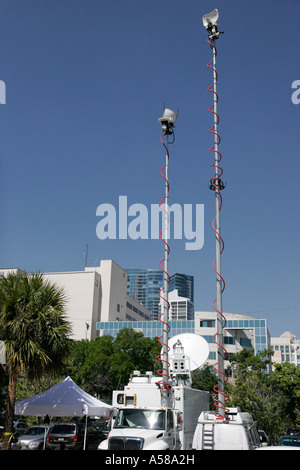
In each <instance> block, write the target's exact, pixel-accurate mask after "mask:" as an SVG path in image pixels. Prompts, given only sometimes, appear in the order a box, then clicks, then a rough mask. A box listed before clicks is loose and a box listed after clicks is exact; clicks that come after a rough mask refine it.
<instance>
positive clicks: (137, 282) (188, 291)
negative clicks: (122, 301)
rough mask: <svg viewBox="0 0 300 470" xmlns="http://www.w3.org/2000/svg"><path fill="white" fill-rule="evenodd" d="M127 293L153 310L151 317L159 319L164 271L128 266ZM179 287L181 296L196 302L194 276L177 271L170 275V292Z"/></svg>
mask: <svg viewBox="0 0 300 470" xmlns="http://www.w3.org/2000/svg"><path fill="white" fill-rule="evenodd" d="M124 271H126V273H127V294H128V295H129V296H130V297H132V298H133V299H135V300H137V301H138V302H140V303H141V304H142V305H144V306H145V307H146V308H147V309H148V310H150V312H151V319H152V320H157V319H158V316H159V315H160V297H159V295H158V293H159V291H160V289H161V288H162V287H163V283H164V280H163V272H162V270H161V269H139V268H126V269H124ZM175 289H177V290H178V294H179V295H180V296H181V297H187V298H188V299H190V300H191V302H194V277H193V276H189V275H186V274H179V273H175V274H173V275H172V276H171V277H170V283H169V292H171V291H173V290H175Z"/></svg>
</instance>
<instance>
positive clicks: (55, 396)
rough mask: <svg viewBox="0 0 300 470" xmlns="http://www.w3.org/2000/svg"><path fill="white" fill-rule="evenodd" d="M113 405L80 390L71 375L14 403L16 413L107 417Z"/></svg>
mask: <svg viewBox="0 0 300 470" xmlns="http://www.w3.org/2000/svg"><path fill="white" fill-rule="evenodd" d="M112 409H113V407H112V406H111V405H108V404H106V403H104V402H102V401H101V400H98V399H97V398H95V397H93V396H92V395H89V394H88V393H86V392H85V391H84V390H82V389H81V388H80V387H78V385H76V383H75V382H73V380H72V379H71V377H66V378H65V379H64V380H63V381H62V382H60V383H58V384H56V385H54V386H53V387H51V388H49V390H46V391H45V392H43V393H40V394H39V395H35V396H34V397H31V398H26V399H25V400H21V401H17V402H16V404H15V414H16V415H24V416H25V415H26V416H46V415H48V416H99V417H104V418H108V416H109V414H110V412H111V410H112Z"/></svg>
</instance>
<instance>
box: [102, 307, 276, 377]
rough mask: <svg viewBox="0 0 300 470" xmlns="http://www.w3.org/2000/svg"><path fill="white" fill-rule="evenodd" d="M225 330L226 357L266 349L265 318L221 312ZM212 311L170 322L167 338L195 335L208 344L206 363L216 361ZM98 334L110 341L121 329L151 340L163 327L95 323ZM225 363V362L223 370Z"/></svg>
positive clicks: (153, 323) (154, 323)
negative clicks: (109, 337) (110, 337)
mask: <svg viewBox="0 0 300 470" xmlns="http://www.w3.org/2000/svg"><path fill="white" fill-rule="evenodd" d="M224 315H225V317H226V327H225V328H224V345H225V348H226V350H227V352H228V358H229V357H230V355H232V354H236V353H238V352H239V351H241V350H242V349H251V350H253V351H254V354H255V355H256V354H258V353H259V352H260V351H263V350H265V349H268V348H269V347H270V334H269V331H268V328H267V321H266V320H265V319H257V318H255V317H250V316H247V315H241V314H233V313H225V314H224ZM216 320H217V314H216V312H200V311H196V312H195V319H194V320H170V321H169V322H168V324H169V326H170V333H169V338H171V337H172V336H175V335H178V334H182V333H195V334H198V335H200V336H203V338H204V339H205V340H206V341H207V343H208V345H209V357H208V360H207V363H208V364H211V365H214V364H215V363H216V362H217V348H218V347H217V345H216V344H215V343H214V341H213V336H214V334H215V333H216V332H217V328H216ZM96 327H97V330H98V332H99V335H100V336H102V335H111V336H113V337H114V338H115V337H116V336H117V334H118V333H119V331H120V330H121V329H123V328H133V329H134V330H135V331H140V332H142V333H143V335H144V336H145V337H148V338H155V337H160V336H162V334H163V324H162V322H160V321H157V320H151V321H149V322H145V321H138V322H136V321H131V322H127V321H122V322H99V323H97V326H96ZM228 365H229V361H228V360H227V361H226V360H225V362H224V366H225V368H227V367H228Z"/></svg>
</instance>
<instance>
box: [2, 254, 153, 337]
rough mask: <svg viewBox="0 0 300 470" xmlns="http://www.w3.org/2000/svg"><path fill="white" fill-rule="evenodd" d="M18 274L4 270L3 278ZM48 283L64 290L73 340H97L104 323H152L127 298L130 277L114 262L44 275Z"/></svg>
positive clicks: (135, 303) (103, 261) (136, 305)
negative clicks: (100, 326) (100, 327)
mask: <svg viewBox="0 0 300 470" xmlns="http://www.w3.org/2000/svg"><path fill="white" fill-rule="evenodd" d="M17 271H18V270H11V269H7V270H3V269H2V270H1V271H0V275H6V274H7V273H8V272H17ZM43 275H44V277H45V279H47V280H49V281H50V282H51V283H54V284H56V285H57V286H58V287H60V288H63V290H64V292H65V295H66V298H67V307H66V316H67V319H68V320H69V322H70V323H71V327H72V336H71V337H72V339H75V340H80V339H94V338H95V337H96V336H97V328H96V324H97V323H98V322H100V321H104V322H110V321H114V322H118V321H138V320H143V321H148V320H150V312H149V310H148V309H147V308H146V307H145V306H144V305H142V304H140V303H139V302H138V301H136V300H135V299H132V298H131V297H130V296H129V295H128V294H127V274H126V272H125V271H124V270H123V269H122V268H120V266H118V265H117V264H116V263H115V262H114V261H112V260H102V261H101V263H100V266H99V267H86V268H85V270H84V271H69V272H53V273H43Z"/></svg>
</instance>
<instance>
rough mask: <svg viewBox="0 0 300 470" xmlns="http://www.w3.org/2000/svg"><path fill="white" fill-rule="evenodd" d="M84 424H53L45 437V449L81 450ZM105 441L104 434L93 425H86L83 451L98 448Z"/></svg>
mask: <svg viewBox="0 0 300 470" xmlns="http://www.w3.org/2000/svg"><path fill="white" fill-rule="evenodd" d="M84 435H85V423H58V424H55V425H54V426H53V427H52V429H51V430H50V432H49V433H48V436H47V442H46V449H49V450H54V449H60V450H82V449H83V448H84ZM104 439H106V436H105V434H104V433H102V432H101V431H99V429H97V428H96V426H95V425H93V424H91V423H88V424H87V432H86V446H85V449H90V450H91V449H94V450H96V449H97V448H98V445H99V444H100V442H101V441H103V440H104Z"/></svg>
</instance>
